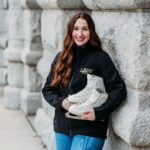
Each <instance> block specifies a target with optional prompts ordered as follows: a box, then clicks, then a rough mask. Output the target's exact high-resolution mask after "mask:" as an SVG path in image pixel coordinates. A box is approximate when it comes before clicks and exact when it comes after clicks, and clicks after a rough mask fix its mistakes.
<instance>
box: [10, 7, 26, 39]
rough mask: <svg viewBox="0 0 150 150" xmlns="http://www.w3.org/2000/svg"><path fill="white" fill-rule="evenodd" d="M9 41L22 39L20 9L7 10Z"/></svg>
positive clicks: (22, 17)
mask: <svg viewBox="0 0 150 150" xmlns="http://www.w3.org/2000/svg"><path fill="white" fill-rule="evenodd" d="M8 16H9V39H13V40H23V39H24V26H23V23H24V15H23V10H21V9H9V15H8Z"/></svg>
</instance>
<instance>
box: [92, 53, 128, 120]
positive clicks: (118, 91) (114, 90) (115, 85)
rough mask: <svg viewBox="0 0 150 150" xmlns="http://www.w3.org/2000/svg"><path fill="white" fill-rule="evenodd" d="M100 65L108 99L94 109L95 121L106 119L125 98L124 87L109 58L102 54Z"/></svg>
mask: <svg viewBox="0 0 150 150" xmlns="http://www.w3.org/2000/svg"><path fill="white" fill-rule="evenodd" d="M102 60H103V61H102V62H101V65H100V69H101V73H102V76H103V80H104V83H105V86H106V91H107V93H108V98H107V101H106V102H105V103H103V104H102V105H101V106H99V107H96V108H94V112H95V117H96V120H103V119H104V118H106V117H108V116H109V115H110V113H112V112H113V111H114V110H115V109H116V108H117V107H118V106H119V105H120V104H121V102H122V101H123V100H124V99H125V98H126V87H125V83H124V81H123V80H122V79H121V77H120V75H119V73H118V70H117V69H116V68H115V66H114V64H113V62H112V60H111V58H110V57H109V55H108V54H107V53H104V56H103V58H102Z"/></svg>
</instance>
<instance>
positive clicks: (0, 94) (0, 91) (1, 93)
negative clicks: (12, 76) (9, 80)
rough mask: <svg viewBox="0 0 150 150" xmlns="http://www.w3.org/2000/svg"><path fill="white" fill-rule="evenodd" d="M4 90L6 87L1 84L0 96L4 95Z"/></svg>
mask: <svg viewBox="0 0 150 150" xmlns="http://www.w3.org/2000/svg"><path fill="white" fill-rule="evenodd" d="M3 91H4V87H3V86H0V98H2V97H3Z"/></svg>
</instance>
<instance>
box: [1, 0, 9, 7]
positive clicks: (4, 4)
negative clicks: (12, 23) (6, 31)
mask: <svg viewBox="0 0 150 150" xmlns="http://www.w3.org/2000/svg"><path fill="white" fill-rule="evenodd" d="M6 8H8V0H0V9H6Z"/></svg>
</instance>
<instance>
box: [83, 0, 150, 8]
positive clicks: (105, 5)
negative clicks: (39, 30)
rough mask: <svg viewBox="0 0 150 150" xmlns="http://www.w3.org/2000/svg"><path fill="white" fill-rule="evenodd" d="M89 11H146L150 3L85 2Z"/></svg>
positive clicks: (138, 0)
mask: <svg viewBox="0 0 150 150" xmlns="http://www.w3.org/2000/svg"><path fill="white" fill-rule="evenodd" d="M83 2H84V4H85V5H86V7H88V8H89V9H94V10H95V9H96V10H102V9H144V8H146V9H147V8H150V1H149V0H147V1H145V0H133V1H131V0H119V1H115V0H112V1H109V0H83Z"/></svg>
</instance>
